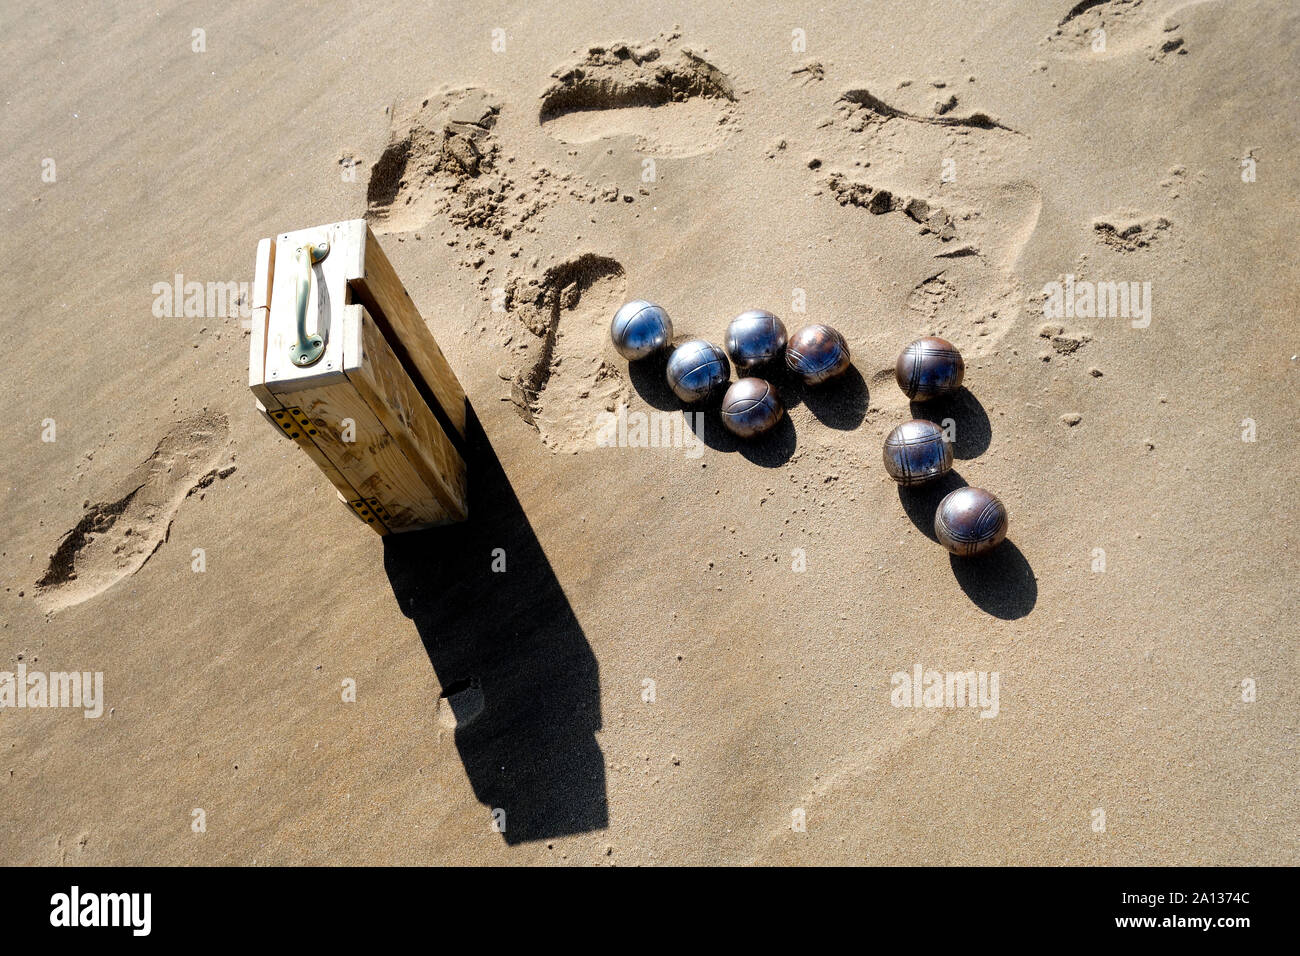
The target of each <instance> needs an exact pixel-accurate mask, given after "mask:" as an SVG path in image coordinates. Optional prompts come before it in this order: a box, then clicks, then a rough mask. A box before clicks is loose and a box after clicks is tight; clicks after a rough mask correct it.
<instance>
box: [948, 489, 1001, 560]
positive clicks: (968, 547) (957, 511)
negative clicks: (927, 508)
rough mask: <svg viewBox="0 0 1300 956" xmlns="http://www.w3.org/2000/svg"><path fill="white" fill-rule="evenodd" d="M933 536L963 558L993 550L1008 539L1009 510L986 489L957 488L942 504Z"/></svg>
mask: <svg viewBox="0 0 1300 956" xmlns="http://www.w3.org/2000/svg"><path fill="white" fill-rule="evenodd" d="M934 536H935V537H936V538H938V539H939V543H940V544H942V545H943V546H944V547H945V548H947V549H948V550H949V551H951V552H952V553H953V554H955V555H957V556H958V557H961V558H971V557H974V556H976V555H978V554H984V553H985V552H986V551H992V550H993V549H994V548H996V547H997V546H998V545H1000V544H1001V543H1002V542H1003V541H1004V540H1005V539H1006V536H1007V509H1006V507H1005V506H1004V505H1003V504H1002V502H1001V501H999V500H998V499H997V496H996V495H993V494H991V493H990V492H987V491H985V490H984V489H983V488H958V489H957V490H956V491H954V492H951V493H950V494H948V495H947V496H945V497H944V499H943V501H941V502H939V509H938V510H937V511H936V512H935V514H934Z"/></svg>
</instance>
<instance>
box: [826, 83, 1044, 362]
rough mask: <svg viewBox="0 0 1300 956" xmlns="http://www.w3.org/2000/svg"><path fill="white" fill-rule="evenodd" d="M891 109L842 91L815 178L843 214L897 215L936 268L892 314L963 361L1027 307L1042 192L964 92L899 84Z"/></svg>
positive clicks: (1024, 140)
mask: <svg viewBox="0 0 1300 956" xmlns="http://www.w3.org/2000/svg"><path fill="white" fill-rule="evenodd" d="M897 96H898V101H897V102H889V101H886V100H885V99H884V98H883V97H881V96H878V95H876V94H875V93H873V92H871V91H870V90H868V89H861V88H859V89H850V90H848V91H846V92H845V93H844V94H843V95H842V96H841V97H840V98H839V100H838V101H837V102H836V104H835V111H834V113H833V114H832V115H831V116H829V117H827V118H826V119H824V120H823V121H822V122H821V124H820V128H821V129H822V130H829V132H827V133H825V135H824V139H823V142H824V144H825V146H824V148H825V149H826V150H827V152H828V154H829V157H828V159H827V160H825V161H821V162H818V163H817V164H816V165H815V166H812V167H810V168H814V169H816V170H818V174H819V175H820V176H821V182H822V184H823V185H824V186H825V187H826V188H827V189H828V191H829V192H830V194H831V196H832V197H834V198H835V200H836V201H837V202H839V204H840V205H841V206H845V207H848V208H857V209H863V210H865V211H866V212H868V213H871V214H873V215H880V216H883V215H887V214H895V213H896V214H898V215H899V216H900V217H903V218H904V219H908V220H911V221H912V222H913V223H914V224H915V226H916V228H917V229H918V230H919V231H920V232H921V233H922V234H923V235H926V236H928V237H929V238H930V239H931V240H932V241H933V243H934V246H933V249H934V251H933V256H934V259H935V260H938V261H937V262H936V263H935V265H934V266H933V267H931V269H930V270H929V271H928V273H927V274H925V275H924V276H923V277H922V278H921V279H920V280H919V281H917V282H916V284H915V285H914V286H913V288H912V289H911V290H910V292H909V293H908V296H907V299H906V301H905V302H903V303H900V304H901V305H902V306H903V308H904V309H905V310H906V312H905V314H907V315H908V316H909V317H910V318H911V319H912V320H913V325H914V328H915V330H916V331H917V332H921V331H925V332H927V333H929V334H936V335H942V336H944V337H945V338H949V339H951V340H952V341H953V342H955V343H956V344H957V345H958V347H960V348H962V349H963V350H970V351H971V353H972V354H981V353H982V352H983V351H985V350H987V349H991V348H992V347H993V346H994V345H996V343H997V342H998V341H1000V339H1001V338H1002V337H1003V336H1004V335H1005V334H1006V332H1007V331H1008V330H1009V329H1010V328H1011V326H1012V325H1013V324H1014V322H1015V319H1016V317H1017V315H1018V314H1019V311H1020V309H1021V307H1022V304H1023V295H1022V293H1021V291H1020V285H1019V282H1018V279H1017V278H1016V273H1015V267H1016V263H1017V261H1018V260H1019V258H1020V253H1021V250H1022V249H1023V248H1024V246H1025V244H1026V243H1027V242H1028V241H1029V237H1030V236H1031V235H1032V234H1033V231H1034V229H1035V228H1036V226H1037V224H1038V216H1039V213H1040V211H1041V209H1042V201H1041V198H1040V195H1039V190H1038V188H1037V187H1036V186H1035V185H1033V183H1031V182H1029V181H1028V180H1027V179H1025V178H1017V177H1018V176H1020V173H1019V170H1021V169H1022V168H1023V167H1024V164H1025V160H1026V157H1027V154H1028V137H1026V136H1024V135H1023V134H1021V133H1019V132H1017V131H1016V130H1014V129H1012V128H1011V126H1010V125H1009V124H1008V123H1005V122H1003V121H1002V120H1000V119H998V118H996V117H994V116H992V115H990V114H989V113H987V112H983V111H980V110H970V109H967V108H966V107H965V106H964V104H963V103H962V100H964V99H965V98H966V97H968V96H969V93H967V91H966V90H965V89H964V88H960V84H949V83H947V82H945V81H941V80H936V81H932V82H930V83H928V84H916V85H913V84H911V83H904V84H901V85H900V87H899V90H898V93H897Z"/></svg>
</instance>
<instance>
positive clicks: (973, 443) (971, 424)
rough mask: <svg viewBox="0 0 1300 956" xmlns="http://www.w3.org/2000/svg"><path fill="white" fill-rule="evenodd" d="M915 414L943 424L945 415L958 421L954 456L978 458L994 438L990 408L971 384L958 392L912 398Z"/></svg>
mask: <svg viewBox="0 0 1300 956" xmlns="http://www.w3.org/2000/svg"><path fill="white" fill-rule="evenodd" d="M912 416H913V417H914V418H921V419H925V420H927V421H932V422H934V423H935V424H937V425H941V424H942V422H943V419H945V418H951V419H952V420H953V422H955V423H956V427H955V428H954V429H953V443H952V456H953V457H954V458H962V459H969V458H977V457H979V456H980V455H982V454H984V452H985V451H987V450H988V447H989V443H990V442H991V441H992V440H993V426H992V425H991V424H990V423H989V416H988V412H986V411H985V410H984V406H983V405H981V404H980V400H979V399H978V398H976V397H975V395H974V393H972V392H971V390H970V389H968V388H962V389H959V390H958V391H957V392H956V394H954V395H949V396H946V397H944V398H936V399H932V400H931V401H928V402H912Z"/></svg>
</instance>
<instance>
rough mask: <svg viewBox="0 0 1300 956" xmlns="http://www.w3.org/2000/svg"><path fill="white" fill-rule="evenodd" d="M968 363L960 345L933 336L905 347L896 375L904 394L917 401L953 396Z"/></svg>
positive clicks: (897, 365) (895, 366)
mask: <svg viewBox="0 0 1300 956" xmlns="http://www.w3.org/2000/svg"><path fill="white" fill-rule="evenodd" d="M965 375H966V363H965V362H964V361H963V360H962V357H961V353H960V352H958V351H957V346H955V345H953V344H952V343H951V342H949V341H948V340H947V339H941V338H938V337H936V336H930V337H928V338H924V339H917V340H916V341H915V342H913V343H912V344H911V345H909V346H908V347H907V348H905V349H903V351H902V353H901V354H900V355H899V356H898V361H897V362H895V363H894V378H895V379H897V380H898V387H899V388H901V389H902V390H903V394H904V395H906V396H907V397H908V398H910V399H912V401H915V402H925V401H929V400H930V399H932V398H939V397H940V396H942V395H951V394H952V393H953V392H955V391H957V389H959V388H961V380H962V378H964V377H965Z"/></svg>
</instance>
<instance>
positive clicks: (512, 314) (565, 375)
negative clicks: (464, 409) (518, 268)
mask: <svg viewBox="0 0 1300 956" xmlns="http://www.w3.org/2000/svg"><path fill="white" fill-rule="evenodd" d="M626 295H627V278H626V276H625V275H624V272H623V267H622V266H621V265H619V264H618V263H617V262H616V261H614V260H613V259H610V258H607V257H605V256H598V255H595V254H592V253H585V254H583V255H580V256H577V257H576V258H573V259H570V260H568V261H566V262H562V263H560V264H559V265H555V266H552V267H551V268H549V269H547V270H546V271H545V272H544V273H543V274H541V275H540V276H527V277H515V278H513V279H511V280H510V282H509V283H508V284H507V285H506V288H505V310H506V312H505V320H506V327H505V328H503V330H502V334H503V336H504V339H505V341H506V342H507V344H508V345H509V346H510V347H511V348H512V351H513V354H514V356H515V363H514V364H513V365H512V366H507V367H504V368H503V369H502V370H501V372H500V373H499V374H500V375H501V377H502V378H504V379H507V380H508V381H509V382H510V398H511V401H513V402H514V403H515V406H516V408H517V409H518V410H519V414H520V416H521V417H522V418H523V419H524V420H525V421H527V422H529V423H531V424H532V425H534V426H535V427H536V428H537V431H538V434H539V435H540V436H541V439H542V441H543V442H544V443H545V444H546V445H547V446H549V447H551V448H554V449H557V450H560V451H577V450H578V449H580V448H584V447H590V446H592V443H593V441H594V439H593V437H592V436H593V435H594V433H595V428H596V425H597V415H598V414H599V413H600V412H602V411H614V410H615V409H616V408H617V407H618V405H619V404H620V403H622V402H626V401H628V399H629V397H630V396H631V389H630V387H629V385H628V382H627V380H626V379H625V378H624V377H623V373H622V372H621V371H619V369H618V368H617V366H615V365H614V364H612V363H611V362H609V361H608V360H607V352H608V349H607V348H606V346H607V345H608V342H609V317H610V316H611V315H613V314H614V312H615V311H616V310H617V309H618V307H619V305H621V304H622V303H623V301H624V299H625V298H626Z"/></svg>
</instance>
